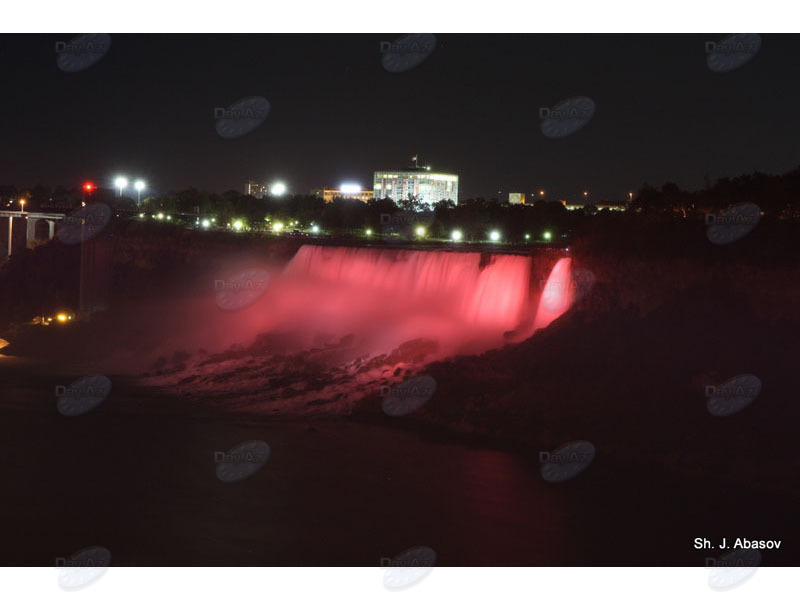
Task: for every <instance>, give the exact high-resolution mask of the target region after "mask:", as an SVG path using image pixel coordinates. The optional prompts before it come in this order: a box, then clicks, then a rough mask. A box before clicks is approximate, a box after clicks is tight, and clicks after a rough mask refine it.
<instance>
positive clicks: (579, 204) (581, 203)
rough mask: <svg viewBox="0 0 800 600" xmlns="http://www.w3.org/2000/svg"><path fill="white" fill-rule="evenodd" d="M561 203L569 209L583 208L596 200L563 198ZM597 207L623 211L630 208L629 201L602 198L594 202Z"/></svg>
mask: <svg viewBox="0 0 800 600" xmlns="http://www.w3.org/2000/svg"><path fill="white" fill-rule="evenodd" d="M561 204H563V205H564V208H566V209H567V210H583V208H584V207H586V206H590V205H592V204H594V202H588V201H587V200H561ZM594 206H595V207H597V210H598V211H600V210H604V209H608V210H613V211H623V210H628V202H626V201H625V200H619V201H617V200H601V201H600V202H598V203H597V204H594Z"/></svg>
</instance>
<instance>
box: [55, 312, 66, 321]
mask: <svg viewBox="0 0 800 600" xmlns="http://www.w3.org/2000/svg"><path fill="white" fill-rule="evenodd" d="M56 319H58V320H59V321H61V322H62V323H66V321H67V315H65V314H64V313H58V314H57V315H56Z"/></svg>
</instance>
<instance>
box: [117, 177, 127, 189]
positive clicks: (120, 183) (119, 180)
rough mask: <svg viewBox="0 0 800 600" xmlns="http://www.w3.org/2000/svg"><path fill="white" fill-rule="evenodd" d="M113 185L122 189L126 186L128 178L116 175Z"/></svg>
mask: <svg viewBox="0 0 800 600" xmlns="http://www.w3.org/2000/svg"><path fill="white" fill-rule="evenodd" d="M114 187H117V188H119V189H120V190H124V189H125V188H126V187H128V180H127V179H125V178H124V177H117V178H116V179H115V180H114Z"/></svg>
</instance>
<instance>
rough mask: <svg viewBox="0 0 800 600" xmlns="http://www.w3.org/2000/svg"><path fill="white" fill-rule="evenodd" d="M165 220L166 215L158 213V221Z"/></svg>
mask: <svg viewBox="0 0 800 600" xmlns="http://www.w3.org/2000/svg"><path fill="white" fill-rule="evenodd" d="M163 218H164V213H158V214H157V215H156V219H163Z"/></svg>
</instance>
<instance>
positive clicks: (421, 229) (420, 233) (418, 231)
mask: <svg viewBox="0 0 800 600" xmlns="http://www.w3.org/2000/svg"><path fill="white" fill-rule="evenodd" d="M414 233H416V234H417V235H418V236H419V237H422V236H423V235H425V228H424V227H417V228H416V229H415V230H414Z"/></svg>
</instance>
